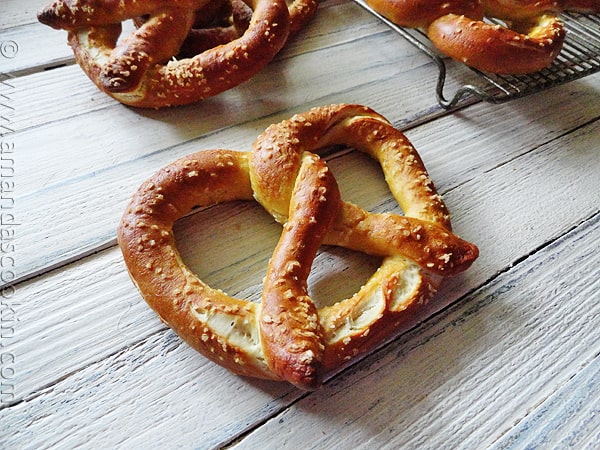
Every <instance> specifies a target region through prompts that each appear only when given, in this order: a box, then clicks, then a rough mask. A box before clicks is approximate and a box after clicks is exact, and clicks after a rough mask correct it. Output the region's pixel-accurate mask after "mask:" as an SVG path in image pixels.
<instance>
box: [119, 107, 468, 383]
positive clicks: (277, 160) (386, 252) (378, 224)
mask: <svg viewBox="0 0 600 450" xmlns="http://www.w3.org/2000/svg"><path fill="white" fill-rule="evenodd" d="M334 144H335V145H347V146H351V147H353V148H356V149H358V150H360V151H363V152H365V153H367V154H368V155H370V156H372V157H373V158H375V159H376V160H378V161H379V162H380V164H381V167H382V169H383V172H384V174H385V177H386V180H387V182H388V185H389V187H390V190H391V192H392V194H393V195H394V197H395V198H396V199H397V201H398V203H399V205H400V206H401V208H402V209H403V211H404V213H405V215H403V216H401V215H395V214H389V213H386V214H373V213H369V212H367V211H364V210H363V209H361V208H359V207H358V206H356V205H353V204H350V203H347V202H344V201H342V200H341V198H340V193H339V190H338V187H337V183H336V181H335V178H334V177H333V174H332V173H331V172H330V170H329V169H328V167H327V165H326V164H325V163H324V161H323V160H322V159H321V158H320V157H319V156H318V155H317V154H316V153H315V152H319V151H320V150H321V149H323V148H325V147H328V146H331V145H334ZM253 198H254V199H255V200H257V201H258V202H259V203H260V204H261V205H262V206H263V207H264V208H265V209H266V210H267V211H269V212H270V213H271V214H272V215H273V217H274V218H275V219H276V220H277V221H278V222H280V223H282V224H283V228H282V233H281V236H280V239H279V242H278V244H277V246H276V248H275V250H274V253H273V255H272V257H271V259H270V261H269V264H268V267H267V274H266V277H265V280H264V285H263V294H262V300H261V303H260V304H259V303H253V302H248V301H245V300H241V299H235V298H232V297H230V296H228V295H227V294H225V293H223V292H221V291H219V290H216V289H213V288H211V287H209V286H208V285H206V284H205V283H204V282H202V281H201V280H200V279H199V278H198V277H197V276H196V275H195V274H193V273H192V272H191V271H190V270H189V269H188V268H187V267H186V265H185V264H184V262H183V261H182V259H181V257H180V256H179V253H178V250H177V248H176V245H175V238H174V236H173V231H172V226H173V223H174V221H175V220H177V219H178V218H180V217H181V216H182V215H184V214H186V213H187V212H188V211H190V210H191V209H192V208H193V207H194V206H200V205H202V206H206V205H211V204H215V203H220V202H227V201H231V200H236V199H238V200H242V199H246V200H249V199H253ZM118 240H119V245H120V246H121V249H122V252H123V255H124V259H125V262H126V265H127V268H128V271H129V273H130V275H131V277H132V279H133V280H134V282H135V283H136V284H137V286H138V288H139V289H140V291H141V293H142V295H143V296H144V298H145V300H146V301H147V302H148V303H149V305H150V306H151V307H152V308H153V309H154V310H155V311H156V312H157V313H158V315H159V316H160V317H161V318H162V319H163V320H164V321H165V322H166V323H167V324H168V325H169V326H170V327H172V328H173V329H174V330H175V331H176V332H177V333H178V334H179V335H180V336H181V337H182V338H183V339H184V340H185V341H186V342H187V343H188V344H189V345H191V346H192V347H193V348H195V349H196V350H198V351H199V352H200V353H202V354H203V355H205V356H206V357H208V358H210V359H211V360H213V361H215V362H217V363H219V364H221V365H223V366H224V367H226V368H227V369H229V370H231V371H232V372H234V373H237V374H240V375H246V376H252V377H259V378H266V379H273V380H286V381H288V382H290V383H292V384H294V385H296V386H298V387H300V388H302V389H315V388H317V387H318V386H320V384H321V383H322V382H323V379H324V377H326V376H327V375H328V374H331V373H333V372H335V371H338V370H340V369H341V368H342V367H344V366H345V365H347V364H348V363H349V362H351V361H352V360H353V359H354V358H356V357H357V356H358V355H360V354H361V353H364V352H366V351H369V350H372V349H373V348H375V347H377V346H379V345H381V344H382V343H383V342H385V341H386V340H389V339H391V338H392V337H394V333H395V332H396V331H397V328H398V325H399V324H401V323H402V322H403V321H404V320H406V319H407V318H409V317H410V316H411V315H412V314H414V312H415V311H416V310H418V308H419V305H421V304H423V303H424V302H427V301H429V300H430V299H431V298H432V296H433V295H434V293H435V292H436V290H437V288H438V286H439V285H440V283H441V281H442V280H443V278H444V277H445V276H447V275H454V274H457V273H459V272H461V271H463V270H465V269H467V268H468V267H469V266H470V265H471V263H472V262H473V261H474V260H475V259H476V258H477V256H478V250H477V247H475V246H474V245H473V244H470V243H468V242H466V241H464V240H462V239H461V238H459V237H458V236H456V235H454V234H453V233H452V232H451V230H450V220H449V216H448V211H447V209H446V207H445V205H444V203H443V201H442V199H441V197H440V196H439V195H438V194H437V193H436V191H435V188H434V186H433V183H432V182H431V180H430V179H429V177H428V175H427V171H426V169H425V167H424V165H423V163H422V161H421V159H420V157H419V155H418V153H417V152H416V150H415V149H414V147H413V146H412V145H411V144H410V142H409V141H408V140H407V139H406V137H405V136H404V135H403V134H402V133H401V132H399V131H398V130H396V129H394V128H393V127H392V125H391V124H390V123H389V122H388V121H387V120H386V119H385V118H383V117H382V116H380V115H378V114H377V113H375V112H374V111H372V110H370V109H368V108H366V107H363V106H359V105H332V106H329V107H323V108H317V109H314V110H311V111H309V112H306V113H303V114H298V115H296V116H294V117H292V118H291V119H289V120H286V121H283V122H281V123H279V124H276V125H273V126H271V127H269V128H268V129H267V130H266V131H265V132H264V133H263V134H261V135H260V136H259V137H258V139H257V140H256V142H255V143H254V146H253V150H252V151H251V152H238V151H232V150H212V151H202V152H198V153H195V154H192V155H189V156H187V157H184V158H182V159H180V160H177V161H175V162H174V163H172V164H171V165H169V166H167V167H165V168H163V169H162V170H160V171H159V172H158V173H157V174H155V175H154V176H152V177H151V178H150V179H149V180H148V181H146V182H145V183H144V184H143V185H142V186H141V187H140V189H139V190H138V192H137V193H136V194H135V195H134V196H133V198H132V200H131V202H130V204H129V206H128V207H127V209H126V211H125V214H124V216H123V218H122V221H121V224H120V226H119V232H118ZM324 243H327V244H331V245H337V246H342V247H347V248H350V249H354V250H358V251H361V252H365V253H368V254H373V255H378V256H381V257H383V261H382V265H381V267H380V268H379V269H378V270H377V271H376V272H375V273H374V274H373V275H372V276H371V277H370V279H369V280H368V281H367V282H366V283H365V285H364V286H363V287H362V288H360V290H359V291H358V292H357V293H355V294H354V295H353V296H352V297H349V298H347V299H345V300H342V301H339V302H337V303H335V304H333V305H330V306H324V307H320V308H319V307H317V305H316V304H315V303H314V302H313V301H312V299H311V297H310V295H309V293H308V292H309V290H308V286H307V279H308V276H309V273H310V270H311V266H312V263H313V260H314V258H315V256H316V254H317V251H318V249H319V247H320V246H321V245H322V244H324Z"/></svg>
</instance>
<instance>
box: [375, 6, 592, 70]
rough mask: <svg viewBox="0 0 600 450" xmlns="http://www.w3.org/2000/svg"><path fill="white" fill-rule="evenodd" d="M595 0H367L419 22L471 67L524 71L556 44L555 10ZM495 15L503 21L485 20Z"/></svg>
mask: <svg viewBox="0 0 600 450" xmlns="http://www.w3.org/2000/svg"><path fill="white" fill-rule="evenodd" d="M594 1H597V0H572V2H571V4H570V5H568V4H567V0H541V1H540V0H448V1H443V0H435V1H434V2H433V3H431V2H429V1H427V0H367V3H368V4H369V5H371V7H372V8H373V9H375V10H376V11H378V12H379V13H380V14H382V15H383V16H385V17H387V18H388V19H390V20H391V21H392V22H394V23H396V24H398V25H401V26H406V27H415V28H423V29H424V30H425V31H426V34H427V36H428V38H429V39H430V40H431V42H432V43H433V45H434V46H435V47H436V48H437V49H438V50H440V51H441V52H442V53H444V54H445V55H448V56H450V57H452V58H453V59H455V60H457V61H460V62H462V63H465V64H467V65H469V66H471V67H474V68H476V69H479V70H482V71H486V72H493V73H500V74H525V73H531V72H536V71H538V70H541V69H543V68H546V67H548V66H549V65H550V64H551V63H552V61H553V60H554V59H555V58H556V56H557V55H558V53H559V52H560V50H561V49H562V46H563V43H564V39H565V29H564V27H563V24H562V22H561V21H560V20H559V19H558V17H557V15H556V14H557V13H558V12H560V11H563V10H565V9H569V8H574V6H575V2H578V5H577V6H578V7H579V8H580V9H581V10H586V9H590V7H589V2H594ZM484 18H488V19H492V18H493V19H500V20H502V21H504V22H505V24H506V26H502V25H499V24H491V23H489V21H484V20H483V19H484Z"/></svg>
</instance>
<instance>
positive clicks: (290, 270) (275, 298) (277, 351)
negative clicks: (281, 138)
mask: <svg viewBox="0 0 600 450" xmlns="http://www.w3.org/2000/svg"><path fill="white" fill-rule="evenodd" d="M339 204H340V193H339V190H338V188H337V183H336V182H335V179H334V178H333V175H332V174H331V172H330V171H329V169H328V168H327V166H326V165H325V163H324V162H323V161H321V160H320V159H319V158H318V157H316V156H315V155H305V156H304V157H303V163H302V167H301V169H300V172H299V173H298V181H297V183H296V186H295V188H294V192H293V193H292V196H291V200H290V205H289V211H290V212H289V219H288V221H287V222H286V224H285V225H284V227H283V231H282V234H281V238H280V241H279V243H278V245H277V247H276V248H275V251H274V253H273V257H272V258H271V261H270V263H269V267H268V269H267V277H266V279H265V283H264V287H263V299H262V314H261V321H260V326H261V336H262V342H263V351H264V353H265V355H266V356H267V361H268V363H269V366H270V367H271V370H273V372H275V373H276V374H278V375H279V376H281V377H282V378H284V379H287V380H288V381H290V382H291V383H293V384H295V385H296V386H300V387H303V388H304V389H314V388H316V387H317V386H319V385H320V384H321V382H322V375H323V372H322V355H323V351H324V349H325V345H324V341H323V332H322V330H321V328H320V325H319V316H318V312H317V308H316V306H315V305H314V303H313V302H312V300H311V299H310V297H309V296H308V288H307V279H308V276H309V274H310V269H311V267H312V262H313V260H314V258H315V256H316V253H317V250H318V249H319V247H320V245H321V242H322V240H323V237H324V235H325V233H326V232H327V230H328V228H329V227H330V226H331V224H332V222H333V220H334V218H335V216H336V214H337V210H338V208H339Z"/></svg>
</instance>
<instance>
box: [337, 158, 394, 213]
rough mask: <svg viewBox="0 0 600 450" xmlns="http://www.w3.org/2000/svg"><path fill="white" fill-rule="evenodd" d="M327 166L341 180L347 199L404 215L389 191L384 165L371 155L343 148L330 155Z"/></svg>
mask: <svg viewBox="0 0 600 450" xmlns="http://www.w3.org/2000/svg"><path fill="white" fill-rule="evenodd" d="M327 165H328V166H329V168H330V169H331V171H332V172H333V174H334V176H335V179H336V180H337V182H338V186H339V189H340V192H341V194H342V199H343V200H344V201H346V202H350V203H354V204H355V205H358V206H360V207H361V208H363V209H364V210H365V211H368V212H372V213H382V212H390V213H394V214H400V215H403V214H404V213H403V211H402V209H401V208H400V206H399V205H398V203H397V202H396V200H395V199H394V198H393V197H392V195H391V193H390V188H389V186H388V185H387V183H386V181H385V178H384V175H383V170H382V169H381V166H380V165H379V163H378V162H377V161H376V160H375V159H373V158H371V157H370V156H369V155H366V154H364V153H362V152H360V151H358V150H355V149H353V148H348V147H341V148H340V150H339V151H338V152H337V153H336V154H335V155H332V156H331V157H329V158H327ZM382 199H384V200H383V201H382Z"/></svg>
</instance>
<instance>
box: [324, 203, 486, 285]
mask: <svg viewBox="0 0 600 450" xmlns="http://www.w3.org/2000/svg"><path fill="white" fill-rule="evenodd" d="M324 243H325V244H330V245H340V246H343V247H346V248H351V249H353V250H357V251H360V252H363V253H367V254H371V255H376V256H388V255H403V256H405V257H407V258H409V259H410V260H412V261H414V262H415V263H416V264H418V265H419V266H420V267H422V268H423V269H425V270H427V271H430V272H432V273H435V274H436V275H455V274H457V273H460V272H463V271H464V270H466V269H467V268H468V267H469V266H470V265H471V264H472V263H473V261H474V260H475V259H476V258H477V256H478V254H479V251H478V249H477V247H476V246H475V245H473V244H471V243H469V242H467V241H465V240H463V239H461V238H460V237H458V236H456V235H455V234H453V233H452V232H450V231H449V230H447V229H446V228H443V227H441V226H439V225H436V224H433V223H431V222H428V221H425V220H421V219H417V218H414V217H405V216H399V215H396V214H373V213H367V212H366V211H364V210H363V209H361V208H359V207H358V206H356V205H353V204H351V203H347V202H344V203H343V205H342V209H341V212H340V214H339V215H338V217H337V219H336V221H335V223H334V225H333V227H332V228H331V230H330V231H329V233H328V234H327V236H326V238H325V241H324Z"/></svg>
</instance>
